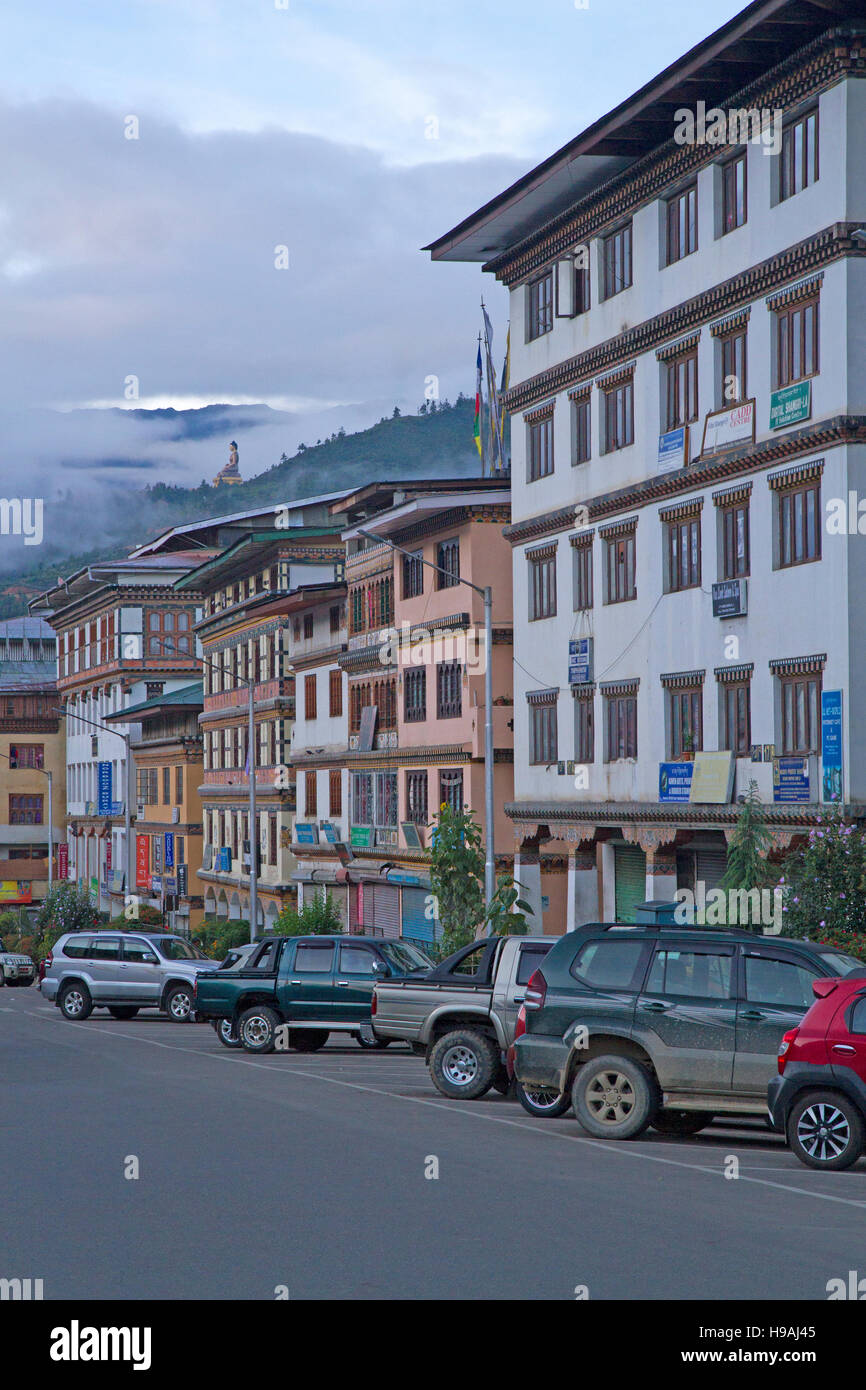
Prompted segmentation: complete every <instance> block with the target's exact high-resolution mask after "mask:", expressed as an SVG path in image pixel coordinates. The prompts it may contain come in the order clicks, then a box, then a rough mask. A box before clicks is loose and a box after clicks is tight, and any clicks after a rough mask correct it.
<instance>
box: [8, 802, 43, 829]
mask: <svg viewBox="0 0 866 1390" xmlns="http://www.w3.org/2000/svg"><path fill="white" fill-rule="evenodd" d="M9 824H10V825H42V797H41V796H10V798H9Z"/></svg>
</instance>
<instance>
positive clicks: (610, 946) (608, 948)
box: [570, 940, 645, 989]
mask: <svg viewBox="0 0 866 1390" xmlns="http://www.w3.org/2000/svg"><path fill="white" fill-rule="evenodd" d="M644 953H645V947H644V944H643V942H642V941H625V940H619V941H612V940H607V941H588V942H587V943H586V945H585V946H582V947H581V948H580V950H579V951H578V953H577V955H576V956H575V958H574V960H573V961H572V963H571V966H570V973H571V974H572V975H573V976H574V978H575V979H576V980H579V981H580V983H581V984H584V985H589V986H590V987H591V988H592V989H633V988H636V986H637V985H638V983H639V980H640V979H642V978H643V970H642V969H641V966H642V965H643V961H644ZM639 970H640V977H639V979H636V978H635V977H636V976H637V975H638V971H639Z"/></svg>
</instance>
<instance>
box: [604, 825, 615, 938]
mask: <svg viewBox="0 0 866 1390" xmlns="http://www.w3.org/2000/svg"><path fill="white" fill-rule="evenodd" d="M615 862H616V861H615V856H614V851H613V845H612V844H610V843H609V842H608V841H605V842H604V843H603V844H602V846H601V885H602V906H603V909H604V910H603V912H602V921H603V922H615V921H616V882H615V880H616V870H615Z"/></svg>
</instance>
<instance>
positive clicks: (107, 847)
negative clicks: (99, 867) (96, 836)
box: [105, 840, 111, 872]
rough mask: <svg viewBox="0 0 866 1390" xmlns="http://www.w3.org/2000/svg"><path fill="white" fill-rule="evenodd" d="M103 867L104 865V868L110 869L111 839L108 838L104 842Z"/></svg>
mask: <svg viewBox="0 0 866 1390" xmlns="http://www.w3.org/2000/svg"><path fill="white" fill-rule="evenodd" d="M105 867H106V869H108V870H109V872H110V871H111V841H110V840H106V842H105Z"/></svg>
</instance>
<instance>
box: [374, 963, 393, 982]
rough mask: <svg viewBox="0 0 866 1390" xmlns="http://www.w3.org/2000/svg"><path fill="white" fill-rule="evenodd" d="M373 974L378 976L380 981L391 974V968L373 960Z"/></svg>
mask: <svg viewBox="0 0 866 1390" xmlns="http://www.w3.org/2000/svg"><path fill="white" fill-rule="evenodd" d="M373 974H374V975H378V976H379V978H380V979H384V978H385V977H386V976H388V975H390V974H391V967H390V966H389V965H386V964H385V962H384V961H383V960H375V961H374V962H373Z"/></svg>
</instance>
